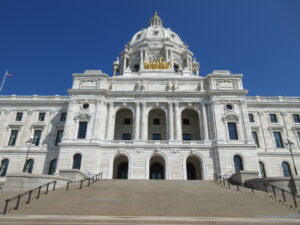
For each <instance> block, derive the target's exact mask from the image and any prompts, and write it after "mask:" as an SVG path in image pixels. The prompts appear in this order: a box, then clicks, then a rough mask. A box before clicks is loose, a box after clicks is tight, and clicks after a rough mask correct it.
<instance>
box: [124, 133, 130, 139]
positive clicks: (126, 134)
mask: <svg viewBox="0 0 300 225" xmlns="http://www.w3.org/2000/svg"><path fill="white" fill-rule="evenodd" d="M122 140H131V134H130V133H123V134H122Z"/></svg>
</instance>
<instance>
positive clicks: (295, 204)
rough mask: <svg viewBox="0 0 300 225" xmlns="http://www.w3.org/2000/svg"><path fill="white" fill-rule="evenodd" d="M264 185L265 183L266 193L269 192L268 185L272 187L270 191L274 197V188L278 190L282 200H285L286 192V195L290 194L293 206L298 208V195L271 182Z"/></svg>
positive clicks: (275, 196)
mask: <svg viewBox="0 0 300 225" xmlns="http://www.w3.org/2000/svg"><path fill="white" fill-rule="evenodd" d="M264 185H265V192H266V193H269V191H268V186H270V187H271V188H272V193H273V197H274V198H277V194H276V189H277V190H279V191H280V192H281V194H282V199H283V201H284V202H286V195H285V194H288V195H290V196H292V198H293V202H294V206H295V208H298V203H297V198H298V199H299V200H300V196H299V195H297V194H295V193H292V192H290V191H287V190H285V189H282V188H280V187H277V186H275V185H273V184H269V183H264Z"/></svg>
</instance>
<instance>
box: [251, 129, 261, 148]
mask: <svg viewBox="0 0 300 225" xmlns="http://www.w3.org/2000/svg"><path fill="white" fill-rule="evenodd" d="M253 133H255V136H256V139H255V138H254V137H253ZM251 134H252V138H253V140H254V142H255V144H256V147H257V148H260V140H259V136H258V132H257V131H256V130H252V131H251Z"/></svg>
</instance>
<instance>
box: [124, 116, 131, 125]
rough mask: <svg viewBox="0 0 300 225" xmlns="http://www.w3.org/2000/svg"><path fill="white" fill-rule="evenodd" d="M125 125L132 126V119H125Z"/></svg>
mask: <svg viewBox="0 0 300 225" xmlns="http://www.w3.org/2000/svg"><path fill="white" fill-rule="evenodd" d="M123 124H124V125H131V118H124V121H123Z"/></svg>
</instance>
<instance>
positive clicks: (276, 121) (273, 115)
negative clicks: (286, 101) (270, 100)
mask: <svg viewBox="0 0 300 225" xmlns="http://www.w3.org/2000/svg"><path fill="white" fill-rule="evenodd" d="M269 117H270V121H271V123H278V120H277V116H276V114H270V115H269Z"/></svg>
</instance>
